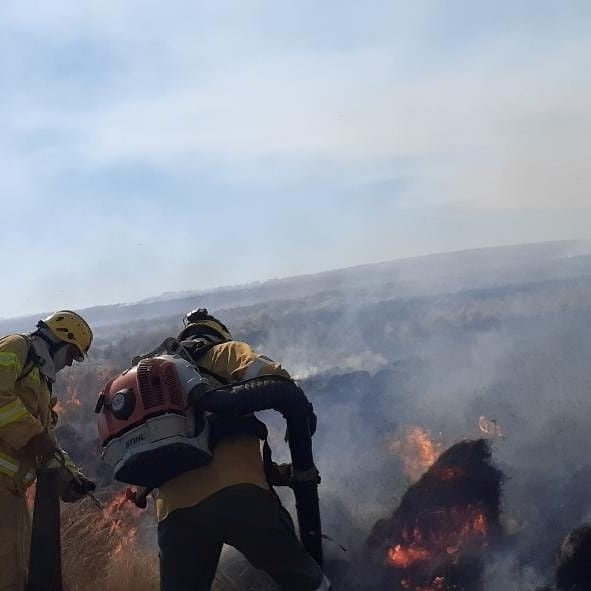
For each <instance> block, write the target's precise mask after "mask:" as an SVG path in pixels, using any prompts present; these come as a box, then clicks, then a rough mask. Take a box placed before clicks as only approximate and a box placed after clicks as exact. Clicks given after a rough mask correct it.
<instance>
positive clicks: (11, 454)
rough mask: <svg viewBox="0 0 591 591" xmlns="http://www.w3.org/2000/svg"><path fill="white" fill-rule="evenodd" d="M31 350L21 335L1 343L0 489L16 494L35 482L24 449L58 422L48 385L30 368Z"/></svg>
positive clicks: (30, 460) (31, 459)
mask: <svg viewBox="0 0 591 591" xmlns="http://www.w3.org/2000/svg"><path fill="white" fill-rule="evenodd" d="M30 348H31V344H30V342H29V341H28V340H27V339H26V338H25V337H23V336H21V335H9V336H7V337H4V338H2V339H0V486H3V487H6V488H8V489H10V490H11V491H12V492H14V493H17V494H23V493H24V491H25V489H26V488H27V487H28V486H29V485H30V484H32V483H33V481H34V480H35V458H34V457H30V456H27V454H26V452H25V451H24V449H23V448H24V447H25V446H26V444H27V443H28V442H29V440H30V439H31V438H32V437H34V436H35V435H39V434H40V433H41V432H42V431H45V430H51V429H53V427H54V426H55V423H56V420H57V415H56V414H55V413H54V412H53V411H52V408H53V406H54V405H55V402H56V400H55V399H54V398H52V395H51V384H50V382H49V379H48V378H47V377H46V376H45V375H44V374H43V373H41V372H40V371H39V366H38V365H36V364H32V362H31V360H30V356H29V351H30Z"/></svg>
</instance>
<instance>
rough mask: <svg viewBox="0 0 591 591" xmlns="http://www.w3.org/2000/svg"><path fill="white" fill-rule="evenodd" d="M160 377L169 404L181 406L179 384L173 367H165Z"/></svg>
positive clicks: (181, 397)
mask: <svg viewBox="0 0 591 591" xmlns="http://www.w3.org/2000/svg"><path fill="white" fill-rule="evenodd" d="M162 377H163V382H164V384H165V388H166V391H167V393H168V398H169V400H170V402H171V403H172V404H176V405H178V406H183V394H182V390H181V383H180V381H179V376H178V373H177V372H176V369H175V367H174V366H173V365H166V366H165V367H164V375H163V376H162Z"/></svg>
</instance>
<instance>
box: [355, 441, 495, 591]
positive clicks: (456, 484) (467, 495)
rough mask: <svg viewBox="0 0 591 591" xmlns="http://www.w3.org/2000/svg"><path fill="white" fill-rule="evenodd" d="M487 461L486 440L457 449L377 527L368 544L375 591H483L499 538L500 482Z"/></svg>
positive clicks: (368, 586) (425, 475) (470, 442)
mask: <svg viewBox="0 0 591 591" xmlns="http://www.w3.org/2000/svg"><path fill="white" fill-rule="evenodd" d="M490 455H491V454H490V447H489V443H488V442H487V441H485V440H483V439H478V440H475V441H462V442H460V443H458V444H456V445H454V446H452V447H451V448H449V449H448V450H447V451H445V452H444V453H442V454H441V456H440V457H439V458H438V459H437V461H436V462H435V463H434V464H433V465H432V466H431V467H430V468H429V469H428V470H427V472H425V474H423V476H422V477H421V478H420V479H419V480H418V482H416V483H415V484H413V485H412V486H411V487H410V488H409V489H408V490H407V492H406V493H405V495H404V497H403V498H402V501H401V503H400V505H399V506H398V508H397V509H396V510H395V511H394V512H393V513H392V515H391V516H390V517H389V518H387V519H383V520H380V521H379V522H378V523H376V525H375V526H374V529H373V531H372V533H371V535H370V537H369V539H368V542H367V551H368V553H369V554H370V555H371V556H372V557H373V562H374V565H375V566H376V569H379V573H380V574H379V576H378V578H379V581H377V582H376V584H375V588H378V589H382V588H384V589H386V588H389V589H403V590H405V591H406V590H407V591H452V590H453V591H476V590H479V589H481V571H482V565H481V556H482V553H483V552H484V550H485V549H487V548H488V547H489V546H490V545H491V544H493V543H494V541H495V540H496V539H498V537H499V536H500V533H501V527H500V525H499V513H500V497H501V484H502V479H503V476H502V473H501V472H500V471H499V470H498V469H497V468H495V467H494V466H493V465H492V464H491V461H490ZM376 557H377V558H376ZM378 561H379V562H378ZM376 562H377V564H376ZM380 563H381V566H379V564H380ZM373 586H374V585H367V586H366V587H365V588H367V589H369V588H373Z"/></svg>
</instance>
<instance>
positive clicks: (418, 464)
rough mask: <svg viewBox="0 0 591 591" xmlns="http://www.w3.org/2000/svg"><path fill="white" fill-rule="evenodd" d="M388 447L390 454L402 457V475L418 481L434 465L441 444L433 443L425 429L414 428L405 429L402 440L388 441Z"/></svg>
mask: <svg viewBox="0 0 591 591" xmlns="http://www.w3.org/2000/svg"><path fill="white" fill-rule="evenodd" d="M388 447H389V449H390V451H391V452H392V453H396V454H400V455H401V456H402V461H403V464H404V473H405V474H406V475H407V476H408V477H409V478H410V479H411V480H418V478H419V477H420V476H421V475H422V474H423V473H424V472H425V471H426V470H427V469H428V468H429V467H431V466H432V465H433V464H434V463H435V461H436V460H437V458H438V457H439V454H440V453H441V447H442V444H441V443H435V442H434V441H433V440H432V438H431V434H430V432H429V431H428V430H427V429H424V428H423V427H416V426H414V427H409V428H408V429H407V431H406V435H405V437H404V439H403V440H399V439H395V440H393V441H390V442H389V444H388Z"/></svg>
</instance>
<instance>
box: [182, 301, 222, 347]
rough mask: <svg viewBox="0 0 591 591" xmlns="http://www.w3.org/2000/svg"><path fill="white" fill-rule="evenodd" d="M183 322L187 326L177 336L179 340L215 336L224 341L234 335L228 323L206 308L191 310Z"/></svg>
mask: <svg viewBox="0 0 591 591" xmlns="http://www.w3.org/2000/svg"><path fill="white" fill-rule="evenodd" d="M183 323H184V325H185V328H183V330H182V331H181V332H180V333H179V336H178V337H177V338H178V340H179V341H183V340H185V339H188V338H191V337H199V336H203V337H211V336H213V337H216V338H221V339H222V340H224V341H231V340H232V335H231V334H230V331H229V330H228V328H227V327H226V325H225V324H224V323H223V322H221V321H219V320H218V319H217V318H215V316H212V315H211V314H209V313H208V312H207V309H206V308H198V309H197V310H191V312H188V313H187V314H186V315H185V318H184V319H183Z"/></svg>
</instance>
